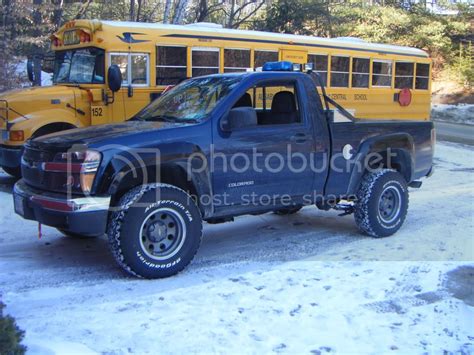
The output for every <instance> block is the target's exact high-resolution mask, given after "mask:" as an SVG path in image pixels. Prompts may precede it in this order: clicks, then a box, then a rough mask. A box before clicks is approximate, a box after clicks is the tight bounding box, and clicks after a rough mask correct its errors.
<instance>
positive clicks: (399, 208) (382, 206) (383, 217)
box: [354, 169, 408, 238]
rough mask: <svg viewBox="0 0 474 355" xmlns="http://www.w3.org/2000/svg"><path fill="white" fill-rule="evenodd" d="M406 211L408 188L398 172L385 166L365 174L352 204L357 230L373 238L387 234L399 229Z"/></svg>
mask: <svg viewBox="0 0 474 355" xmlns="http://www.w3.org/2000/svg"><path fill="white" fill-rule="evenodd" d="M407 211H408V189H407V184H406V181H405V179H404V178H403V177H402V175H400V173H398V172H396V171H394V170H389V169H384V170H380V171H377V172H373V173H366V174H365V175H364V177H363V179H362V182H361V186H360V188H359V191H358V193H357V201H356V203H355V211H354V212H355V213H354V217H355V221H356V224H357V226H358V227H359V229H360V230H361V231H362V232H363V233H365V234H368V235H370V236H372V237H376V238H380V237H388V236H390V235H392V234H394V233H395V232H396V231H398V230H399V229H400V227H401V226H402V224H403V222H404V221H405V217H406V215H407Z"/></svg>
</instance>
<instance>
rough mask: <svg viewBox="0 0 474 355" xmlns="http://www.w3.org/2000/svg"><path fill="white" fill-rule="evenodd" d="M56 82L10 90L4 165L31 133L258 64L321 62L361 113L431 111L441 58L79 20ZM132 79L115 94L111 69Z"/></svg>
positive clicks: (1, 150)
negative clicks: (434, 70)
mask: <svg viewBox="0 0 474 355" xmlns="http://www.w3.org/2000/svg"><path fill="white" fill-rule="evenodd" d="M51 49H52V50H53V51H54V70H53V85H52V86H50V87H33V88H28V89H23V90H17V91H11V92H7V93H4V94H3V95H1V96H0V130H1V133H2V134H1V141H0V165H1V166H2V167H3V168H4V170H5V171H7V172H8V173H10V174H13V175H19V174H20V169H19V166H20V158H21V152H22V145H23V143H24V142H25V140H27V139H29V138H31V137H38V136H41V135H44V134H48V133H52V132H57V131H61V130H65V129H70V128H75V127H85V126H89V125H99V124H105V123H112V122H121V121H124V120H127V119H129V118H131V117H132V116H133V115H134V114H136V113H137V112H138V111H139V110H141V109H142V108H143V107H144V106H145V105H147V104H148V103H149V102H150V101H151V100H153V99H154V98H156V97H158V96H159V95H160V93H161V92H162V91H163V90H164V89H165V88H166V87H167V86H169V85H175V84H177V83H179V82H180V81H182V80H184V79H186V78H189V77H194V76H200V75H207V74H212V73H226V72H240V71H242V72H243V71H248V70H256V69H257V68H259V67H261V66H262V65H263V64H264V63H266V62H271V61H291V62H293V63H297V64H307V63H311V64H312V66H313V69H314V71H315V72H317V73H318V74H319V75H320V76H321V78H322V79H323V81H324V83H325V85H326V87H327V93H328V94H329V95H330V96H331V97H332V98H333V99H335V100H336V101H338V102H339V103H340V104H341V105H342V106H344V107H345V108H346V109H347V110H348V111H350V112H351V113H352V114H353V115H354V116H355V117H356V118H357V119H386V120H393V119H400V120H418V121H420V120H421V121H424V120H429V118H430V96H431V79H430V77H431V75H430V72H431V61H430V59H429V57H428V55H427V53H425V52H424V51H423V50H420V49H416V48H409V47H401V46H393V45H386V44H373V43H368V42H365V41H363V40H359V39H355V38H335V39H327V38H317V37H310V36H296V35H287V34H277V33H267V32H258V31H245V30H230V29H223V28H222V27H221V26H219V25H216V24H209V23H197V24H191V25H184V26H177V25H165V24H146V23H133V22H115V21H100V20H75V21H70V22H67V23H66V24H64V25H63V26H62V27H61V28H60V29H59V30H58V31H57V32H56V33H54V34H53V35H52V36H51ZM112 65H116V66H118V67H119V68H120V72H121V75H122V86H121V88H120V89H119V90H118V91H117V92H116V93H115V94H114V93H112V92H111V90H110V86H109V84H110V83H109V82H108V79H107V75H106V72H107V68H109V67H110V66H112Z"/></svg>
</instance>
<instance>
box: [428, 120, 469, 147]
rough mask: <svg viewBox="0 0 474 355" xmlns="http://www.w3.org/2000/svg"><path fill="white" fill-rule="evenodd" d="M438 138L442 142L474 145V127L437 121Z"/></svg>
mask: <svg viewBox="0 0 474 355" xmlns="http://www.w3.org/2000/svg"><path fill="white" fill-rule="evenodd" d="M435 128H436V137H437V139H438V140H440V141H448V142H455V143H463V144H468V145H474V126H473V125H465V124H459V123H447V122H438V121H435Z"/></svg>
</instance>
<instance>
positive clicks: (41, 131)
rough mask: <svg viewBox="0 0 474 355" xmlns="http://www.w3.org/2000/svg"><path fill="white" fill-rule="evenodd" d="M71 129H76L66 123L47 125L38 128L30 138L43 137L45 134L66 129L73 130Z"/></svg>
mask: <svg viewBox="0 0 474 355" xmlns="http://www.w3.org/2000/svg"><path fill="white" fill-rule="evenodd" d="M73 128H77V127H76V126H74V125H73V124H70V123H67V122H55V123H49V124H47V125H45V126H42V127H40V128H38V129H37V130H36V131H35V132H34V133H33V135H32V136H31V137H32V138H36V137H41V136H44V135H45V134H50V133H54V132H60V131H65V130H67V129H73Z"/></svg>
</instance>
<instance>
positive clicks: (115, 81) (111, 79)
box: [107, 64, 122, 92]
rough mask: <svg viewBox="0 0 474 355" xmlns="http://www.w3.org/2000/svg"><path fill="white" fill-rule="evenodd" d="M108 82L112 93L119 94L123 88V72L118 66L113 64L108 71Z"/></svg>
mask: <svg viewBox="0 0 474 355" xmlns="http://www.w3.org/2000/svg"><path fill="white" fill-rule="evenodd" d="M107 82H108V84H109V89H110V90H111V91H112V92H117V91H119V90H120V88H121V87H122V72H121V71H120V68H119V67H118V65H116V64H113V65H111V66H110V67H109V70H108V71H107Z"/></svg>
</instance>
